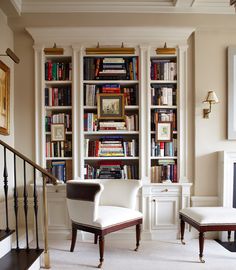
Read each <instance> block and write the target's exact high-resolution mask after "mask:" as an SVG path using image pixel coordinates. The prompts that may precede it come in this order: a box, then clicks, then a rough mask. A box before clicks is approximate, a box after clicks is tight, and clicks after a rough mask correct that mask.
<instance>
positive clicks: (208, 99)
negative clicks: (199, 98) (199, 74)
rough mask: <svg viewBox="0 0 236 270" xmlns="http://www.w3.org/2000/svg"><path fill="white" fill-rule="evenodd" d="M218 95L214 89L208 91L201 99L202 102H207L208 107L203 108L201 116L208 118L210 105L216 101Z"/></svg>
mask: <svg viewBox="0 0 236 270" xmlns="http://www.w3.org/2000/svg"><path fill="white" fill-rule="evenodd" d="M218 102H219V100H218V97H217V95H216V93H215V92H214V91H208V93H207V97H206V99H205V100H204V101H203V103H208V104H209V108H208V109H203V118H206V119H208V118H209V114H210V113H211V105H212V104H216V103H218Z"/></svg>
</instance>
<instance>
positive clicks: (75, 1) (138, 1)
mask: <svg viewBox="0 0 236 270" xmlns="http://www.w3.org/2000/svg"><path fill="white" fill-rule="evenodd" d="M229 3H230V0H150V1H148V0H128V1H126V0H119V1H117V0H68V1H67V0H1V1H0V8H2V9H3V10H4V12H5V13H6V14H7V15H16V14H17V15H19V16H20V15H23V14H29V13H31V14H32V13H78V12H97V13H99V12H115V13H196V14H235V8H234V7H233V6H230V4H229Z"/></svg>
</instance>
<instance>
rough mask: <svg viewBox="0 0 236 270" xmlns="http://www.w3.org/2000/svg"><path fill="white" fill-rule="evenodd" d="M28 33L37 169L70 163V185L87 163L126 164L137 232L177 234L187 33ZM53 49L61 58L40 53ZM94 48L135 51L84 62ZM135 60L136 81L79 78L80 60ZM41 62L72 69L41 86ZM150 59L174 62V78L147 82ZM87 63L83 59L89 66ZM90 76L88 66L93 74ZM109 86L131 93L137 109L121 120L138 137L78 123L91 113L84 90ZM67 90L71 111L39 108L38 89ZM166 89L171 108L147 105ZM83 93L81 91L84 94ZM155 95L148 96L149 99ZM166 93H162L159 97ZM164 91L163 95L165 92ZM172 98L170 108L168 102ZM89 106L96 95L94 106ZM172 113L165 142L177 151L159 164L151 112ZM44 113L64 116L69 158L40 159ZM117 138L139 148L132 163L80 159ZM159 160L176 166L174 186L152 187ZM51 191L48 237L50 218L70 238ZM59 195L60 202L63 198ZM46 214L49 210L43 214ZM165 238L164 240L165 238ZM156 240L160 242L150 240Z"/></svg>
mask: <svg viewBox="0 0 236 270" xmlns="http://www.w3.org/2000/svg"><path fill="white" fill-rule="evenodd" d="M27 31H28V32H29V33H30V34H31V36H32V37H33V39H34V42H35V44H34V50H35V153H36V162H37V163H39V164H40V165H42V166H43V167H46V165H47V162H48V161H51V159H55V160H56V159H59V160H66V161H67V159H68V160H70V161H72V166H71V167H72V174H71V178H73V179H78V178H82V179H83V178H84V173H85V169H84V168H85V166H86V165H87V164H89V165H91V166H93V165H95V166H97V164H99V163H100V162H103V161H109V162H111V161H112V162H116V161H120V162H122V164H126V165H130V164H131V165H133V164H134V165H136V166H137V167H138V175H137V177H136V179H138V180H141V181H142V183H143V187H142V192H141V193H140V194H141V195H140V196H139V207H140V209H141V210H142V212H143V214H144V223H143V228H144V231H145V232H147V233H151V234H153V235H154V234H155V232H156V230H160V229H161V230H164V229H167V230H169V229H176V228H177V224H178V223H177V217H178V211H179V209H181V208H183V207H186V206H188V205H189V203H190V187H191V183H190V180H189V179H188V177H187V164H188V136H187V130H188V126H187V124H188V111H187V101H188V91H190V90H189V89H187V85H188V84H187V78H188V76H187V48H188V46H187V39H188V37H189V36H190V34H191V33H192V32H193V29H190V28H159V27H158V28H155V27H78V28H29V29H27ZM54 42H56V43H57V45H58V46H59V47H62V48H63V49H64V54H63V55H58V56H50V55H45V54H44V48H45V47H52V45H53V44H54ZM98 42H99V44H100V45H101V46H109V45H110V46H116V47H117V46H121V44H122V42H123V44H124V47H127V48H134V49H135V52H134V54H133V55H130V54H128V55H125V54H124V55H116V54H110V55H109V54H106V55H97V54H94V55H87V54H86V48H96V46H97V43H98ZM165 42H167V46H168V47H172V48H176V53H175V54H172V55H170V54H168V55H158V54H156V48H160V47H163V46H164V43H165ZM104 57H105V58H127V57H128V58H129V57H137V58H138V76H137V78H136V79H131V78H129V79H118V78H114V79H108V78H103V79H102V78H99V79H98V78H92V77H91V78H90V77H85V76H84V75H85V74H84V73H85V70H88V69H87V68H86V67H85V62H86V61H87V60H86V59H96V58H104ZM47 59H52V60H60V59H64V60H66V61H70V62H71V63H72V65H71V68H72V71H71V80H69V81H67V80H66V81H63V80H62V81H60V80H59V81H55V82H53V81H47V80H45V62H46V61H47ZM153 60H168V61H170V62H171V61H173V62H175V63H176V70H177V75H176V77H175V78H172V79H166V78H165V79H158V78H156V77H153V76H152V73H151V72H152V71H151V63H152V61H153ZM88 61H89V60H88ZM92 69H93V67H92ZM107 84H108V85H109V84H116V85H119V87H120V88H121V92H124V88H128V87H134V86H135V93H136V102H135V103H133V104H126V105H125V114H137V115H138V129H137V130H127V129H124V130H88V129H87V130H86V129H85V124H84V121H85V120H84V119H85V118H86V117H87V115H88V114H91V113H93V114H94V115H95V114H97V104H96V103H90V102H89V103H86V102H85V100H86V93H87V91H90V90H88V89H89V86H91V87H93V85H94V87H95V88H102V87H103V85H107ZM62 85H63V86H64V85H66V86H68V85H69V86H71V104H70V105H69V106H66V107H64V106H45V87H61V86H62ZM163 85H164V86H171V88H172V90H171V91H172V103H171V102H167V103H166V102H164V103H162V102H160V100H159V101H158V102H151V97H153V95H154V94H153V93H155V91H156V92H158V91H159V90H152V88H154V89H158V88H161V87H162V86H163ZM86 87H87V88H86ZM153 91H154V92H153ZM164 91H165V90H164ZM169 91H170V90H169ZM173 95H174V96H175V98H174V99H175V101H173ZM94 99H95V96H94V98H93V100H94ZM166 109H168V110H173V111H174V112H175V114H176V123H177V124H175V129H174V130H173V133H172V137H174V138H175V139H176V142H175V144H176V146H175V149H176V151H175V152H174V153H173V152H172V154H171V156H170V155H164V156H161V157H159V156H158V155H156V156H155V154H154V155H153V153H152V138H154V137H155V128H154V127H152V126H153V125H152V124H151V122H152V121H151V119H152V115H153V114H155V110H156V111H158V110H166ZM48 112H50V113H54V112H56V113H59V112H64V113H66V112H70V113H71V122H72V128H71V130H67V131H66V138H71V141H72V154H71V156H69V157H63V158H62V157H56V158H55V157H53V158H52V157H46V147H45V143H46V141H47V138H50V136H51V134H50V131H49V130H46V129H45V116H46V114H47V113H48ZM112 135H116V136H120V137H121V138H122V140H123V141H132V140H133V139H136V140H137V141H138V151H137V154H135V155H134V156H129V155H128V156H127V155H124V156H122V157H115V156H110V157H104V156H103V157H102V156H96V155H87V154H86V152H85V148H84V145H85V141H86V140H95V141H96V140H99V139H101V138H102V137H104V136H112ZM159 160H165V161H170V160H172V162H174V163H175V164H177V166H176V168H177V178H176V182H177V183H170V182H168V183H167V182H165V183H156V181H153V182H154V183H152V181H151V167H152V166H155V165H157V164H158V162H159ZM57 191H58V188H57V187H55V188H54V187H51V186H49V192H48V194H49V196H51V197H50V198H51V199H52V200H51V201H50V199H49V201H50V202H52V205H51V206H50V205H49V212H50V215H51V225H50V224H49V232H50V230H51V232H52V233H53V234H55V233H56V231H55V229H56V227H57V225H56V226H55V223H54V221H53V220H54V219H55V220H57V221H58V220H60V228H59V227H57V228H58V230H65V231H64V232H66V233H68V232H69V229H70V228H69V224H70V222H69V221H68V219H67V217H68V216H67V214H66V207H65V205H66V204H65V187H64V186H61V187H60V192H59V193H60V194H57ZM62 194H63V196H62ZM55 203H56V204H57V205H59V204H60V209H64V210H63V211H65V213H63V215H61V213H57V212H55V211H54V206H53V204H55ZM50 207H51V208H50ZM167 234H168V236H169V235H170V233H169V231H168V233H167ZM157 235H160V234H159V233H157Z"/></svg>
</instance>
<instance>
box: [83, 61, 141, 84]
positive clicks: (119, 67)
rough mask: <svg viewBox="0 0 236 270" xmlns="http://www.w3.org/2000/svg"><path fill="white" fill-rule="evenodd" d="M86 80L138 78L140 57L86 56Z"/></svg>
mask: <svg viewBox="0 0 236 270" xmlns="http://www.w3.org/2000/svg"><path fill="white" fill-rule="evenodd" d="M84 79H85V80H138V57H135V56H134V57H85V58H84Z"/></svg>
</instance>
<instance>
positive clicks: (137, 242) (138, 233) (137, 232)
mask: <svg viewBox="0 0 236 270" xmlns="http://www.w3.org/2000/svg"><path fill="white" fill-rule="evenodd" d="M140 234H141V225H140V224H137V225H136V248H135V250H134V251H138V248H139V241H140Z"/></svg>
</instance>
